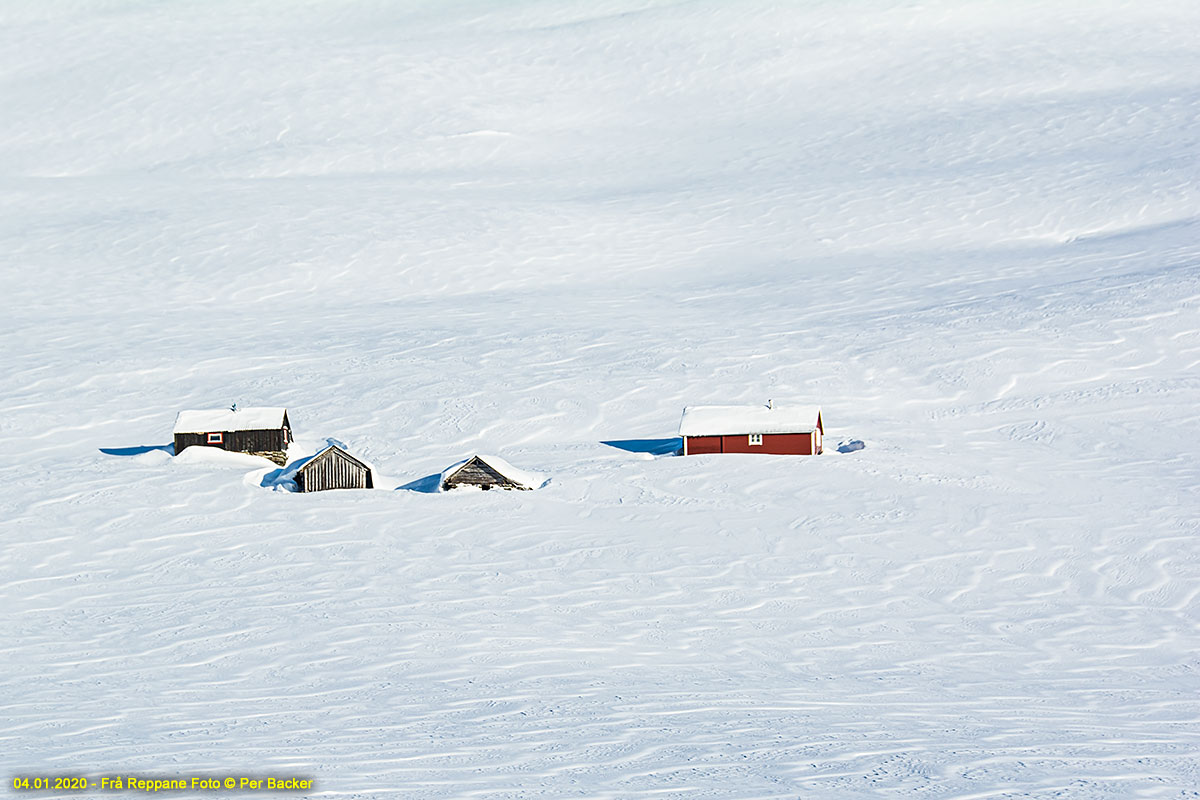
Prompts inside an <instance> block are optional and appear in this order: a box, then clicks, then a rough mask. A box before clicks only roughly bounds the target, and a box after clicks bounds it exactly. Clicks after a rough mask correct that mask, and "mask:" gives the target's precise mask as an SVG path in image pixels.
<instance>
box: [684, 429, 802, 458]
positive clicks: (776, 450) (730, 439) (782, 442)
mask: <svg viewBox="0 0 1200 800" xmlns="http://www.w3.org/2000/svg"><path fill="white" fill-rule="evenodd" d="M815 444H816V434H815V433H764V434H763V443H762V444H760V445H759V444H755V445H752V444H750V435H749V434H746V433H739V434H737V435H733V436H689V437H687V454H688V455H690V456H693V455H703V454H706V453H758V454H760V455H781V456H810V455H813V453H814V452H816V453H819V452H820V450H818V449H817V448H816V447H815Z"/></svg>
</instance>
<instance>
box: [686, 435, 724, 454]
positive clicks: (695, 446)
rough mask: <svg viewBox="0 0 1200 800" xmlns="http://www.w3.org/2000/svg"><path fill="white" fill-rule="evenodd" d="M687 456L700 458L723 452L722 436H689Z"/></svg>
mask: <svg viewBox="0 0 1200 800" xmlns="http://www.w3.org/2000/svg"><path fill="white" fill-rule="evenodd" d="M686 450H687V454H688V455H689V456H700V455H704V454H706V453H719V452H721V437H720V436H689V437H687V448H686Z"/></svg>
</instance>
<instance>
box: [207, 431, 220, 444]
mask: <svg viewBox="0 0 1200 800" xmlns="http://www.w3.org/2000/svg"><path fill="white" fill-rule="evenodd" d="M213 437H216V438H213ZM204 443H205V444H225V434H223V433H210V434H208V436H207V437H206V438H205V441H204Z"/></svg>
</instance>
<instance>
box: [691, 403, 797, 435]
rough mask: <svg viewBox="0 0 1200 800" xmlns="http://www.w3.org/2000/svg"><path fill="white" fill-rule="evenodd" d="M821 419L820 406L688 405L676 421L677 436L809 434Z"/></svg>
mask: <svg viewBox="0 0 1200 800" xmlns="http://www.w3.org/2000/svg"><path fill="white" fill-rule="evenodd" d="M820 420H821V407H820V406H787V405H784V406H781V405H770V406H765V405H762V406H688V407H687V408H685V409H683V418H682V419H681V420H679V435H680V436H736V435H737V434H740V433H812V432H813V431H815V430H817V428H818V427H820V426H821V422H820Z"/></svg>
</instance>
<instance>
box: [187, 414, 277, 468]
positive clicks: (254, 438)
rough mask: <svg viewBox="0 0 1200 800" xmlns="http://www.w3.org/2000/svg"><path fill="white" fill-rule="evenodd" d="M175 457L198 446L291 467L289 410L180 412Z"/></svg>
mask: <svg viewBox="0 0 1200 800" xmlns="http://www.w3.org/2000/svg"><path fill="white" fill-rule="evenodd" d="M174 434H175V455H179V454H180V453H182V452H183V451H184V450H185V449H186V448H188V447H192V446H195V445H200V446H204V447H219V448H220V449H222V450H229V451H232V452H235V453H249V454H250V455H253V456H262V457H263V458H268V459H270V460H271V461H274V462H275V463H276V464H280V465H283V464H285V463H287V448H288V445H289V444H291V442H292V424H291V423H290V422H288V415H287V409H286V408H238V407H237V406H233V407H231V408H220V409H215V410H212V411H180V412H179V416H178V417H176V418H175V430H174Z"/></svg>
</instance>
